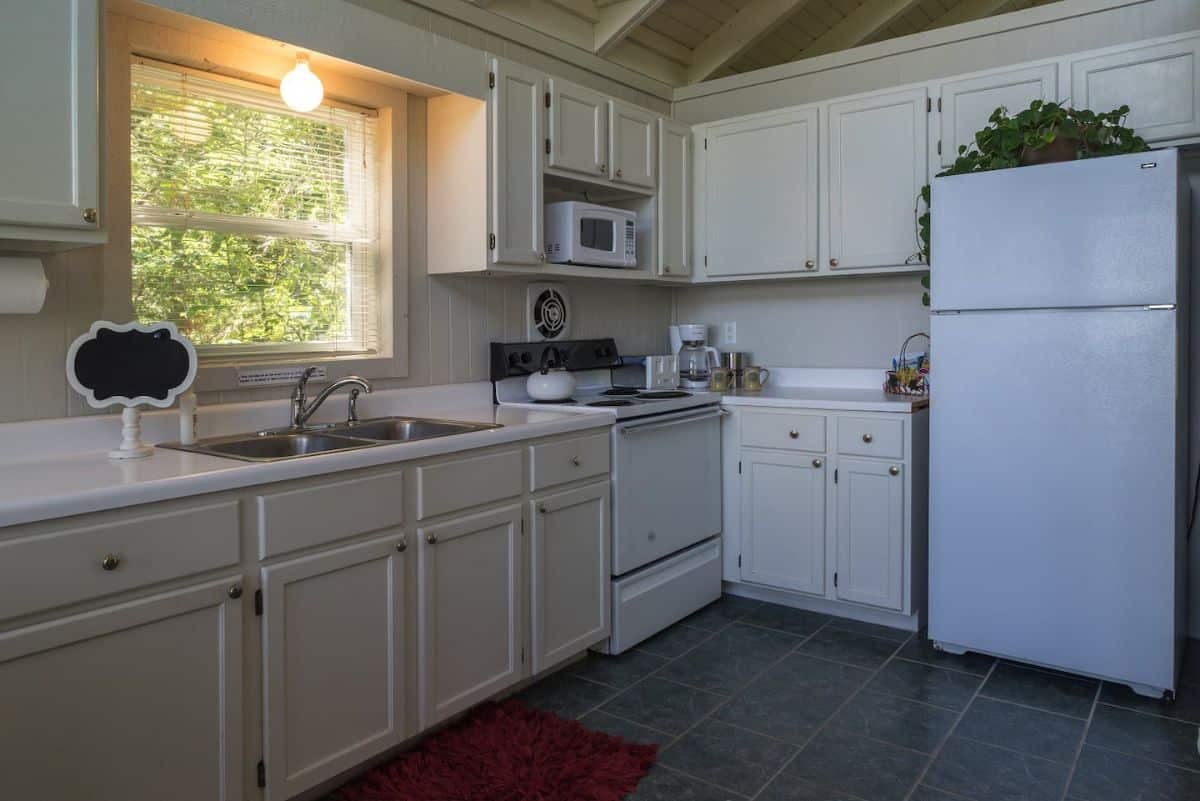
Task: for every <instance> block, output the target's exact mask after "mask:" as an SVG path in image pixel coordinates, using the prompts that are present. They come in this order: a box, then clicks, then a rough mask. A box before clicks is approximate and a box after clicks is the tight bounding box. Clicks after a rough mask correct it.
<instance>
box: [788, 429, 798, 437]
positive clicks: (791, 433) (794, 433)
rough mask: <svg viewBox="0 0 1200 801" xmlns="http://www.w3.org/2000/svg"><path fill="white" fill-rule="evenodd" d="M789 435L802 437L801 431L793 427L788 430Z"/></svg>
mask: <svg viewBox="0 0 1200 801" xmlns="http://www.w3.org/2000/svg"><path fill="white" fill-rule="evenodd" d="M788 436H789V437H791V438H792V439H800V432H799V431H797V430H796V429H794V428H793V429H792V430H791V431H789V432H788Z"/></svg>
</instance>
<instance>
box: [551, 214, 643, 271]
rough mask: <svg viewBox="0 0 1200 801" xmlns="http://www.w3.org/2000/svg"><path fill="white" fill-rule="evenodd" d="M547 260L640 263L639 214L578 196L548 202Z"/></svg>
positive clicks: (615, 264)
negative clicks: (638, 247) (587, 200)
mask: <svg viewBox="0 0 1200 801" xmlns="http://www.w3.org/2000/svg"><path fill="white" fill-rule="evenodd" d="M545 223H546V261H548V262H551V263H554V264H585V265H590V266H592V267H637V215H636V214H635V213H634V212H632V211H626V210H625V209H614V208H612V207H611V206H597V205H596V204H594V203H581V202H579V201H577V200H564V201H561V202H559V203H547V204H546V220H545Z"/></svg>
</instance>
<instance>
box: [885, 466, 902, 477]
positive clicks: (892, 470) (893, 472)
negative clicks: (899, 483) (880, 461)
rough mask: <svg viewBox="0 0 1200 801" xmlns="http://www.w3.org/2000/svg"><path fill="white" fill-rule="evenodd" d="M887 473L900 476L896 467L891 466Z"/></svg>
mask: <svg viewBox="0 0 1200 801" xmlns="http://www.w3.org/2000/svg"><path fill="white" fill-rule="evenodd" d="M888 472H889V473H891V474H892V475H893V476H898V475H900V468H899V467H896V465H892V466H891V467H889V468H888Z"/></svg>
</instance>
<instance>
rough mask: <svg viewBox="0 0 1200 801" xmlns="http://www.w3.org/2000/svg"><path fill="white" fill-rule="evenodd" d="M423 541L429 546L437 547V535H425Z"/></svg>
mask: <svg viewBox="0 0 1200 801" xmlns="http://www.w3.org/2000/svg"><path fill="white" fill-rule="evenodd" d="M425 541H426V542H428V543H429V544H430V545H437V534H433V533H430V534H426V535H425Z"/></svg>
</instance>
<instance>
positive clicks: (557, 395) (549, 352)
mask: <svg viewBox="0 0 1200 801" xmlns="http://www.w3.org/2000/svg"><path fill="white" fill-rule="evenodd" d="M525 391H526V392H527V393H528V394H529V397H530V398H532V399H533V400H535V401H565V400H570V398H571V395H572V394H574V392H575V376H573V375H571V374H570V373H569V372H567V368H566V367H564V366H563V359H562V354H561V353H560V352H559V350H558V348H556V347H554V346H553V345H551V346H549V347H547V348H546V349H545V350H543V351H542V366H541V368H540V369H539V370H538V371H537V372H535V373H530V374H529V378H527V379H526V380H525Z"/></svg>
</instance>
